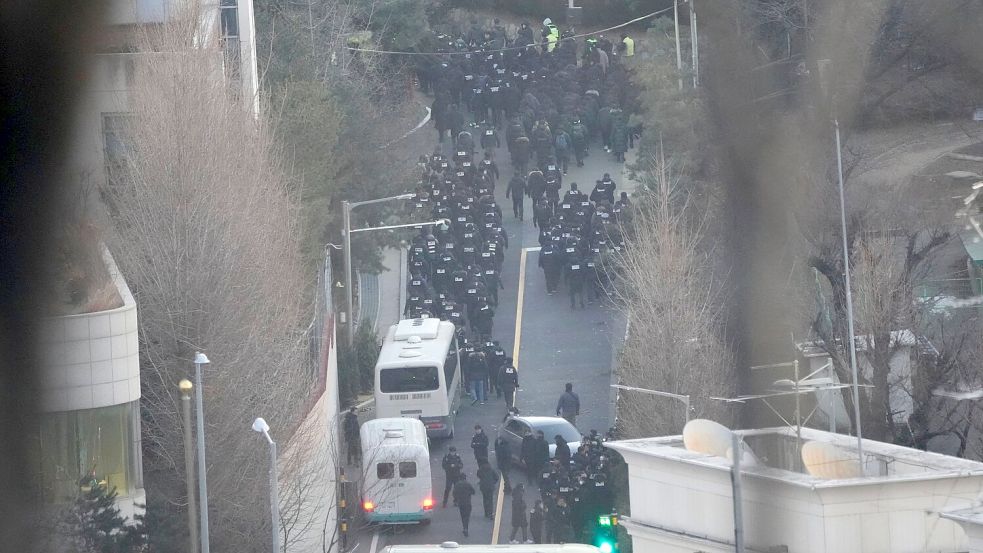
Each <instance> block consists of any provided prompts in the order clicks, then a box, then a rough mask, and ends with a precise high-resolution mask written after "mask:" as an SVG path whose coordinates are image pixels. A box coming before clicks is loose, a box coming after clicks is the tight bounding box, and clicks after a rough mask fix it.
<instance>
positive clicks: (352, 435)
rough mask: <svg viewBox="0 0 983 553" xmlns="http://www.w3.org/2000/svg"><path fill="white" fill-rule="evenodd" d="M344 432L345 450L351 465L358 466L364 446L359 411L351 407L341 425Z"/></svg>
mask: <svg viewBox="0 0 983 553" xmlns="http://www.w3.org/2000/svg"><path fill="white" fill-rule="evenodd" d="M341 427H342V431H343V432H344V434H345V448H346V449H347V457H348V459H347V460H348V464H349V465H357V464H360V463H361V461H362V444H361V439H360V436H359V429H358V409H357V408H355V407H351V408H350V409H348V412H347V413H345V419H344V421H342V423H341ZM353 460H354V463H353V462H352V461H353Z"/></svg>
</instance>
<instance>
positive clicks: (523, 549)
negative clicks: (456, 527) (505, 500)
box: [382, 541, 600, 553]
mask: <svg viewBox="0 0 983 553" xmlns="http://www.w3.org/2000/svg"><path fill="white" fill-rule="evenodd" d="M454 551H456V552H458V553H498V552H500V551H508V552H509V553H600V549H598V548H596V547H594V546H593V545H585V544H582V543H564V544H536V543H520V544H515V545H510V544H500V545H459V544H458V543H457V542H453V541H445V542H444V543H442V544H440V545H390V546H389V547H386V548H384V549H383V550H382V553H438V552H444V553H450V552H454Z"/></svg>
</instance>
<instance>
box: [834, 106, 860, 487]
mask: <svg viewBox="0 0 983 553" xmlns="http://www.w3.org/2000/svg"><path fill="white" fill-rule="evenodd" d="M833 127H834V128H835V130H836V170H837V176H838V180H839V186H840V230H841V232H842V233H843V279H844V285H845V286H846V322H847V332H849V333H850V335H849V336H848V337H847V342H848V343H849V347H850V371H851V372H852V373H853V374H852V376H853V416H854V418H855V419H857V461H858V462H859V463H860V476H863V475H864V439H863V427H862V425H861V422H860V381H859V377H858V375H857V344H856V339H855V338H854V336H855V334H854V333H853V293H852V292H851V291H850V249H849V246H848V244H847V239H846V200H845V199H844V195H843V153H842V147H841V146H840V122H839V120H837V119H833Z"/></svg>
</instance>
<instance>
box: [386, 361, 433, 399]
mask: <svg viewBox="0 0 983 553" xmlns="http://www.w3.org/2000/svg"><path fill="white" fill-rule="evenodd" d="M438 388H440V381H439V380H438V376H437V367H400V368H397V369H382V370H381V371H379V389H380V390H381V391H382V392H383V393H385V394H394V393H402V392H428V391H432V390H436V389H438Z"/></svg>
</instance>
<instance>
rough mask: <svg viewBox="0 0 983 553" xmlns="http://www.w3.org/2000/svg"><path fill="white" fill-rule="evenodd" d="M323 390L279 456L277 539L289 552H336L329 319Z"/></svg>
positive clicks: (334, 376)
mask: <svg viewBox="0 0 983 553" xmlns="http://www.w3.org/2000/svg"><path fill="white" fill-rule="evenodd" d="M326 333H327V334H328V336H327V340H326V341H325V347H327V348H328V352H327V367H326V375H325V386H324V392H323V393H322V394H321V397H320V398H318V400H317V402H316V403H315V404H314V407H313V408H312V409H311V410H310V412H309V413H308V415H307V417H306V418H305V420H304V421H303V422H302V423H301V425H300V427H299V428H298V429H297V431H296V432H295V433H294V434H293V436H292V438H291V440H290V441H289V442H288V443H287V445H286V447H285V448H283V449H282V450H281V453H280V457H279V461H278V462H279V466H280V467H281V468H280V471H281V472H280V474H279V477H280V478H279V484H280V490H281V493H280V517H281V520H283V521H284V524H285V525H286V526H287V528H286V529H283V530H282V535H281V543H283V544H284V545H285V546H286V547H287V548H288V550H289V551H290V552H291V553H325V552H326V553H333V552H336V551H338V546H337V544H336V543H335V542H336V541H337V539H338V537H337V535H336V534H335V531H336V529H337V518H338V517H337V513H338V510H337V508H336V505H337V497H336V493H335V490H336V486H335V479H336V477H337V475H336V473H337V468H338V463H339V462H341V457H340V455H341V453H340V452H341V449H340V442H339V440H340V429H339V424H340V418H339V413H338V355H337V351H336V348H335V332H334V324H333V321H329V323H328V325H326Z"/></svg>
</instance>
